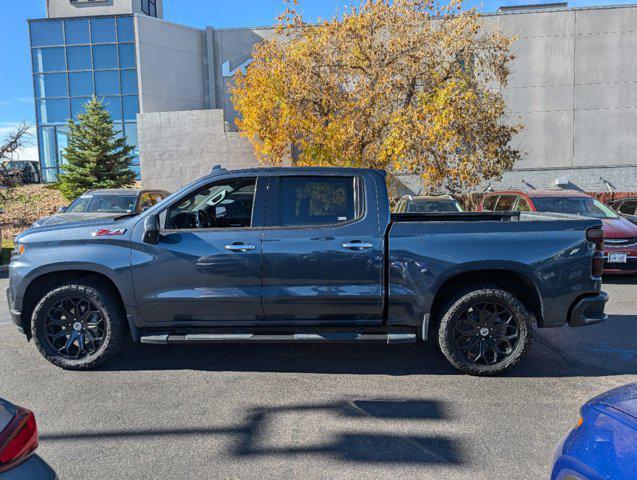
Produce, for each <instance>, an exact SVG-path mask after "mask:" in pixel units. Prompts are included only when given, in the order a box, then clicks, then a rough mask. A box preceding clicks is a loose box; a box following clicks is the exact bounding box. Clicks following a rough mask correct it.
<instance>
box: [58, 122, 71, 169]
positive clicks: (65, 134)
mask: <svg viewBox="0 0 637 480" xmlns="http://www.w3.org/2000/svg"><path fill="white" fill-rule="evenodd" d="M55 134H56V140H57V145H58V158H59V162H60V163H59V165H60V166H62V165H64V164H65V163H66V159H65V158H64V149H65V148H66V147H68V145H69V127H66V126H63V127H55Z"/></svg>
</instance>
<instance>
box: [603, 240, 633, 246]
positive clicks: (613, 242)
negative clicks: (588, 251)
mask: <svg viewBox="0 0 637 480" xmlns="http://www.w3.org/2000/svg"><path fill="white" fill-rule="evenodd" d="M604 244H605V245H608V246H609V247H632V246H633V245H637V238H607V239H605V240H604Z"/></svg>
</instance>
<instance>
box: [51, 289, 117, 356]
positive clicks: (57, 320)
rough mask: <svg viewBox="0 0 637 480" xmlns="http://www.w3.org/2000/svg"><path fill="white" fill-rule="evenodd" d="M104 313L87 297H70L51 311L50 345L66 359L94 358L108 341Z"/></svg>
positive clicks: (54, 306)
mask: <svg viewBox="0 0 637 480" xmlns="http://www.w3.org/2000/svg"><path fill="white" fill-rule="evenodd" d="M107 328H108V327H107V325H106V322H105V321H104V312H103V311H102V310H101V309H100V308H99V307H98V306H97V305H95V304H94V303H93V302H92V301H91V300H89V299H86V298H73V297H66V298H63V299H62V300H60V301H58V302H57V303H56V304H55V305H53V306H52V307H50V308H49V310H48V312H47V314H46V319H45V320H44V330H45V338H46V341H47V343H48V345H49V346H50V347H51V348H52V349H53V350H55V351H56V352H57V353H58V355H60V356H61V357H63V358H67V359H72V360H79V359H82V358H86V357H88V356H91V355H94V354H95V353H97V351H98V350H99V349H100V347H101V346H102V344H103V343H104V339H105V338H106V331H107Z"/></svg>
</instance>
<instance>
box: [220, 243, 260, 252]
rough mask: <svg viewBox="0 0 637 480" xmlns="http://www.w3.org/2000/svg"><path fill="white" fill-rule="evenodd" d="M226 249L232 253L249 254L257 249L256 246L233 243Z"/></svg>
mask: <svg viewBox="0 0 637 480" xmlns="http://www.w3.org/2000/svg"><path fill="white" fill-rule="evenodd" d="M225 248H226V250H228V251H230V252H247V251H249V250H254V249H255V248H257V247H255V246H254V245H246V244H243V243H233V244H232V245H226V247H225Z"/></svg>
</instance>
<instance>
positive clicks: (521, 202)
mask: <svg viewBox="0 0 637 480" xmlns="http://www.w3.org/2000/svg"><path fill="white" fill-rule="evenodd" d="M515 211H516V212H530V211H531V206H530V205H529V202H527V201H526V198H524V197H518V203H516V205H515Z"/></svg>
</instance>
